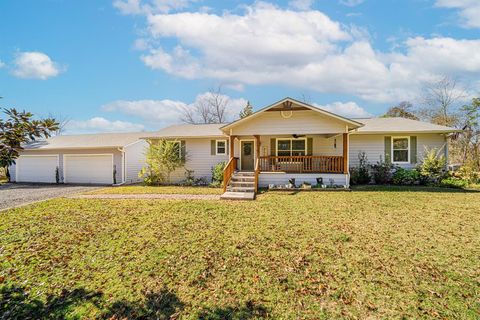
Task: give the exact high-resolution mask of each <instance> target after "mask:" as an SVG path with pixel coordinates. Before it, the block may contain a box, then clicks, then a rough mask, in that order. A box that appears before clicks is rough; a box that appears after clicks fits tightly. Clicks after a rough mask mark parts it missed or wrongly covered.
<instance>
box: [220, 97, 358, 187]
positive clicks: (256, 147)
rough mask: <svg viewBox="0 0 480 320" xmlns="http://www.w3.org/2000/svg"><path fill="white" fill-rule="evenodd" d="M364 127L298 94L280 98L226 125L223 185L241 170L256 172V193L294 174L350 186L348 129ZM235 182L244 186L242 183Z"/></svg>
mask: <svg viewBox="0 0 480 320" xmlns="http://www.w3.org/2000/svg"><path fill="white" fill-rule="evenodd" d="M361 126H362V124H361V123H358V122H356V121H354V120H351V119H347V118H344V117H341V116H339V115H336V114H333V113H330V112H328V111H325V110H322V109H319V108H316V107H314V106H312V105H309V104H306V103H303V102H300V101H297V100H295V99H291V98H285V99H283V100H281V101H278V102H276V103H274V104H272V105H270V106H268V107H265V108H264V109H261V110H259V111H257V112H255V113H254V114H252V115H250V116H248V117H245V118H243V119H239V120H237V121H234V122H232V123H230V124H228V125H226V126H224V127H222V131H223V133H224V134H225V136H226V137H228V141H225V143H228V144H229V149H230V153H229V154H230V160H229V162H228V164H227V166H226V168H225V171H224V181H223V183H224V188H225V190H227V189H228V186H229V183H230V182H231V179H232V176H234V175H235V174H236V172H238V171H249V172H251V173H252V174H253V177H254V179H253V180H254V181H253V183H252V182H249V183H250V184H249V186H248V187H249V188H252V187H253V192H256V191H257V189H258V187H259V185H260V186H262V187H263V186H268V184H270V183H272V184H274V183H279V184H282V183H288V180H289V179H291V178H295V179H296V180H297V181H298V182H300V183H301V182H309V183H312V182H314V181H315V180H316V178H322V179H323V180H324V181H326V182H327V183H329V182H330V184H332V183H335V184H341V185H347V186H348V180H349V179H348V172H349V171H348V167H349V165H348V150H349V133H350V132H352V131H354V130H356V129H357V128H359V127H361ZM220 151H221V150H220ZM234 181H235V182H236V186H237V187H238V189H239V190H241V187H243V184H242V183H240V182H239V181H238V180H237V179H234ZM332 181H333V182H332ZM245 185H246V184H245Z"/></svg>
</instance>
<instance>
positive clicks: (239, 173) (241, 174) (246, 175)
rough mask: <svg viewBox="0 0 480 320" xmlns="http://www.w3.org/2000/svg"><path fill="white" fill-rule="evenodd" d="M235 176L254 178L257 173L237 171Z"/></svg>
mask: <svg viewBox="0 0 480 320" xmlns="http://www.w3.org/2000/svg"><path fill="white" fill-rule="evenodd" d="M233 176H237V177H240V176H243V177H253V176H255V172H250V171H237V172H235V173H234V174H233Z"/></svg>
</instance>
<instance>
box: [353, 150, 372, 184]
mask: <svg viewBox="0 0 480 320" xmlns="http://www.w3.org/2000/svg"><path fill="white" fill-rule="evenodd" d="M370 180H371V177H370V172H369V171H368V159H367V155H366V154H365V152H359V153H358V167H352V168H350V183H351V184H353V185H355V184H368V183H370Z"/></svg>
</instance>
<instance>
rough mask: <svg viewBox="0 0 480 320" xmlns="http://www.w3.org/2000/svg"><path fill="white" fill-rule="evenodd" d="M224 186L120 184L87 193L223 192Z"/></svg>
mask: <svg viewBox="0 0 480 320" xmlns="http://www.w3.org/2000/svg"><path fill="white" fill-rule="evenodd" d="M222 193H223V190H222V188H210V187H183V186H143V185H133V186H120V187H110V188H104V189H99V190H94V191H90V192H88V193H87V194H222Z"/></svg>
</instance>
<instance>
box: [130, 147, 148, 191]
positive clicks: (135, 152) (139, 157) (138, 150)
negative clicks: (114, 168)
mask: <svg viewBox="0 0 480 320" xmlns="http://www.w3.org/2000/svg"><path fill="white" fill-rule="evenodd" d="M147 148H148V143H147V142H146V141H145V140H141V141H138V142H135V143H133V144H131V145H129V146H126V147H125V160H124V161H125V177H126V180H125V183H135V182H140V181H142V179H141V178H139V177H138V174H139V173H140V170H142V168H143V167H144V166H145V152H146V151H147Z"/></svg>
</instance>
